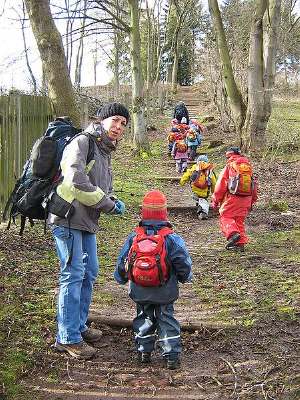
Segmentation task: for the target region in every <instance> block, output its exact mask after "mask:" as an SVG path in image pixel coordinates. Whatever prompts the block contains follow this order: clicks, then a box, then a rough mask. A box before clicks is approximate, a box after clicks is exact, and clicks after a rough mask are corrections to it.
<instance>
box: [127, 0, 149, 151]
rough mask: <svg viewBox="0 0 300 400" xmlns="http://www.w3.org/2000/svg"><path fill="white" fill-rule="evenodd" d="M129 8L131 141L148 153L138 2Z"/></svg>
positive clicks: (129, 2)
mask: <svg viewBox="0 0 300 400" xmlns="http://www.w3.org/2000/svg"><path fill="white" fill-rule="evenodd" d="M128 4H129V8H130V22H131V25H130V60H131V76H132V120H133V141H134V145H135V146H136V148H137V150H138V152H140V153H142V152H146V153H149V152H150V146H149V141H148V137H147V134H146V124H145V116H144V108H145V106H144V96H143V75H142V63H141V38H140V26H139V7H138V4H139V2H138V0H128Z"/></svg>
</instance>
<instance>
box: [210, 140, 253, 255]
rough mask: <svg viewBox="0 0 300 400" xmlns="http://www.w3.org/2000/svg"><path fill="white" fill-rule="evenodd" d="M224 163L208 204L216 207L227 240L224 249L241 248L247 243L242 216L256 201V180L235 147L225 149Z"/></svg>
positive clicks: (236, 249)
mask: <svg viewBox="0 0 300 400" xmlns="http://www.w3.org/2000/svg"><path fill="white" fill-rule="evenodd" d="M226 158H227V162H226V166H225V168H224V169H223V170H222V171H221V173H220V175H219V178H218V180H217V183H216V187H215V190H214V193H213V195H212V200H211V207H212V208H214V209H216V208H218V207H219V214H220V227H221V230H222V232H223V234H224V236H225V237H226V239H227V245H226V249H227V250H235V251H242V252H243V251H245V249H244V245H245V244H246V243H247V242H248V237H247V235H246V233H245V219H246V217H247V215H248V213H249V211H250V210H251V208H252V206H253V204H254V203H255V202H256V200H257V183H256V181H255V179H254V177H253V172H252V167H251V165H250V162H249V160H248V159H247V158H246V157H245V156H243V155H241V150H240V149H239V148H238V147H230V148H229V149H228V151H227V152H226Z"/></svg>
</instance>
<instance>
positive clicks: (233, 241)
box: [225, 232, 241, 250]
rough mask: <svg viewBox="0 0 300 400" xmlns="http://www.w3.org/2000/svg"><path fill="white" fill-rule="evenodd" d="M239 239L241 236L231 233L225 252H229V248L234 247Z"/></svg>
mask: <svg viewBox="0 0 300 400" xmlns="http://www.w3.org/2000/svg"><path fill="white" fill-rule="evenodd" d="M240 238H241V235H240V234H239V233H238V232H235V233H233V234H232V235H231V236H230V237H229V238H228V243H227V244H226V246H225V248H226V249H227V250H230V247H232V246H234V245H235V244H236V242H238V241H239V240H240Z"/></svg>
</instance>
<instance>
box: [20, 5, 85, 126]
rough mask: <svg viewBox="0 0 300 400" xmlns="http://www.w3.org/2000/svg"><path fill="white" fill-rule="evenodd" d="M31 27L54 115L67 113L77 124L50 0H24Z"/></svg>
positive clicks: (71, 88) (72, 96)
mask: <svg viewBox="0 0 300 400" xmlns="http://www.w3.org/2000/svg"><path fill="white" fill-rule="evenodd" d="M25 4H26V8H27V12H28V15H29V19H30V23H31V27H32V30H33V33H34V36H35V39H36V42H37V45H38V49H39V52H40V57H41V60H42V64H43V68H44V71H45V74H46V79H47V84H48V90H49V97H50V99H51V101H52V103H53V107H54V112H55V114H56V115H57V116H59V115H68V116H70V118H71V119H72V121H73V123H74V124H76V125H79V124H80V112H79V109H78V107H77V105H76V101H75V94H74V90H73V87H72V83H71V79H70V76H69V73H68V66H67V62H66V57H65V54H64V49H63V44H62V40H61V36H60V34H59V32H58V30H57V28H56V26H55V24H54V21H53V18H52V15H51V11H50V6H49V0H25Z"/></svg>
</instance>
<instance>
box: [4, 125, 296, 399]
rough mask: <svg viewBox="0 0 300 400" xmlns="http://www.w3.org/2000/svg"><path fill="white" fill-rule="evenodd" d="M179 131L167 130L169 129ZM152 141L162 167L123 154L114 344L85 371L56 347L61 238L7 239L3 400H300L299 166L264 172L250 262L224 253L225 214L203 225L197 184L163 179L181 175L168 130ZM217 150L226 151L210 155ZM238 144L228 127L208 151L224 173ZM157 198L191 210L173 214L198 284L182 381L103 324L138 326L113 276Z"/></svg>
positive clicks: (109, 230)
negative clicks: (152, 194)
mask: <svg viewBox="0 0 300 400" xmlns="http://www.w3.org/2000/svg"><path fill="white" fill-rule="evenodd" d="M167 123H168V121H167V120H166V119H164V121H163V122H162V128H163V127H164V128H165V127H166V126H167ZM149 135H150V139H151V142H152V144H153V156H152V157H150V158H145V159H142V160H141V159H139V158H137V157H135V156H133V155H131V153H130V147H129V146H128V145H125V144H124V146H123V147H122V149H119V150H118V151H117V154H116V155H115V160H114V171H115V188H116V191H117V195H118V196H119V197H120V198H121V199H123V200H125V203H126V205H127V210H128V211H127V213H126V215H125V216H124V217H121V218H120V217H119V218H118V217H114V218H112V217H107V216H104V217H103V218H102V223H101V224H102V229H101V231H100V233H99V255H100V263H101V273H100V277H99V279H98V281H97V283H96V285H95V291H94V298H93V305H92V310H91V311H92V315H93V320H94V322H92V325H93V326H95V327H97V328H99V329H101V330H102V331H103V337H102V340H101V341H100V342H99V343H97V344H96V345H95V347H97V349H98V351H97V355H96V357H95V358H94V359H92V360H90V361H78V360H73V359H70V358H69V357H68V356H67V355H64V354H58V353H56V352H55V351H54V350H53V348H52V344H53V342H54V340H55V297H56V294H57V277H58V263H57V259H56V256H55V252H54V249H53V243H52V239H51V236H50V234H49V232H48V233H47V234H46V236H44V235H43V233H42V227H41V226H37V227H35V228H33V229H32V228H27V229H26V232H25V235H24V237H23V238H22V239H21V238H19V236H18V230H17V228H13V229H12V230H11V231H9V233H7V231H4V230H0V239H1V252H0V264H1V270H2V272H0V274H1V275H0V276H1V283H0V295H1V294H2V296H3V298H4V299H5V302H4V303H3V304H4V306H3V307H2V309H1V310H0V317H1V318H2V319H1V323H2V324H3V327H4V329H2V330H1V342H2V345H1V347H0V350H1V349H2V351H3V352H4V353H3V354H4V356H3V359H2V360H3V361H0V363H1V362H2V365H1V367H3V366H6V368H4V369H3V370H4V372H2V375H3V377H4V379H3V380H4V383H3V394H2V395H1V389H0V399H10V398H14V399H21V398H23V399H26V400H27V399H28V400H29V399H39V400H46V399H47V400H54V399H56V400H59V399H60V400H69V399H70V400H75V399H76V400H90V399H99V400H100V399H115V400H117V399H123V398H128V399H149V400H150V399H166V400H173V399H183V400H184V399H194V400H196V399H207V400H212V399H245V400H250V399H253V400H254V399H255V400H257V399H276V400H277V399H284V400H296V399H299V398H300V390H299V387H300V371H299V365H300V360H299V359H300V351H299V344H300V343H299V337H300V335H299V333H300V329H299V326H300V325H299V315H300V314H299V294H300V288H299V273H300V254H299V247H300V231H299V226H300V204H299V194H300V192H299V187H297V185H296V178H297V171H299V161H298V162H297V161H295V160H296V159H291V158H289V159H287V158H284V157H282V158H280V157H277V158H276V159H275V160H274V159H273V160H272V159H271V158H270V157H265V158H264V160H263V161H260V162H255V161H254V166H255V171H256V173H257V175H258V179H259V188H260V190H259V201H258V203H257V205H256V206H255V208H254V210H253V212H252V213H251V214H250V216H249V218H248V219H247V231H248V233H249V236H250V238H251V242H250V243H249V245H248V246H247V249H246V252H245V253H244V254H236V253H232V252H228V251H226V250H225V248H224V246H225V244H226V243H225V239H224V238H223V237H222V235H221V233H220V231H219V226H218V218H217V215H214V214H212V215H210V218H209V219H208V220H207V221H199V220H198V219H197V216H196V212H195V210H194V209H193V202H192V200H191V192H190V188H189V185H186V186H184V187H180V186H179V185H178V182H176V181H175V182H170V181H161V180H158V179H157V177H158V176H176V173H175V165H174V162H173V161H172V160H170V159H169V158H168V157H167V155H166V151H165V148H166V143H165V137H166V134H165V132H164V130H163V129H161V130H159V131H157V132H152V133H149ZM212 139H218V140H220V141H221V142H222V143H221V144H220V145H219V146H218V147H215V148H209V146H208V145H209V142H210V141H211V140H212ZM233 143H234V140H233V137H232V136H230V135H229V134H228V133H226V134H224V133H222V132H221V131H219V130H218V129H217V128H216V129H215V130H214V131H209V133H208V134H207V135H206V136H205V139H204V146H203V147H202V148H201V149H200V150H201V152H202V153H203V152H207V153H208V154H209V156H210V159H211V161H213V162H214V163H215V164H216V170H217V171H219V170H220V169H221V168H222V166H223V165H224V150H225V148H226V147H227V146H228V145H231V144H233ZM124 149H125V150H124ZM287 183H288V184H287ZM151 188H160V189H161V190H163V191H164V193H165V194H166V195H167V198H168V204H169V205H170V206H178V205H191V209H187V210H180V211H176V210H172V211H171V212H170V213H169V216H170V221H171V222H172V223H173V226H174V229H175V231H176V232H177V233H179V234H180V235H181V236H182V237H183V238H184V239H185V241H186V244H187V247H188V249H189V251H190V253H191V256H192V260H193V271H194V282H193V283H192V284H187V285H182V286H181V288H180V298H179V300H178V301H177V302H176V304H175V312H176V314H175V315H176V317H177V318H178V319H179V321H180V322H181V323H182V324H183V326H185V327H186V326H188V324H189V323H191V324H196V325H197V326H198V328H197V329H196V330H194V331H191V330H184V331H183V332H182V341H183V354H182V365H181V368H180V369H179V370H175V371H169V370H167V369H165V367H164V364H163V360H162V357H160V355H159V352H158V351H156V352H155V354H154V355H153V359H152V363H151V364H150V365H149V366H148V365H147V366H141V365H139V364H138V363H137V359H136V353H135V350H134V343H133V335H132V331H131V329H129V328H124V327H123V328H121V327H117V326H116V327H114V326H109V325H108V324H105V325H103V324H99V323H98V322H97V319H98V320H99V318H101V317H107V318H110V319H112V320H113V319H114V318H119V319H124V320H125V321H127V320H132V318H133V317H134V314H135V308H134V304H133V303H132V302H131V300H130V299H129V298H128V296H127V287H126V286H118V285H117V284H116V283H115V282H114V280H113V276H112V274H113V270H114V265H115V261H116V257H117V254H118V249H119V248H120V246H121V244H122V243H123V241H124V240H125V238H126V236H127V234H128V233H129V232H130V231H131V230H132V229H133V227H134V226H135V223H136V222H137V221H138V220H139V205H140V203H141V199H142V196H143V194H144V193H145V191H146V190H149V189H151ZM9 382H10V383H9Z"/></svg>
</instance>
